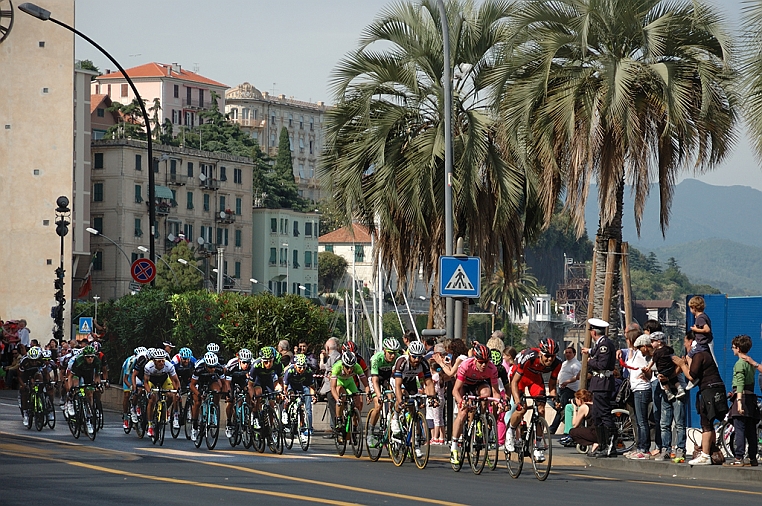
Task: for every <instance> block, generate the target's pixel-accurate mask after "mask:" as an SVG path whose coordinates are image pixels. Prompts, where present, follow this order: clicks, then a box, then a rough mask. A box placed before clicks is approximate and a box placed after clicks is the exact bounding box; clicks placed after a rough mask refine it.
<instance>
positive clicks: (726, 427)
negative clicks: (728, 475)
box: [718, 420, 736, 458]
mask: <svg viewBox="0 0 762 506" xmlns="http://www.w3.org/2000/svg"><path fill="white" fill-rule="evenodd" d="M735 433H736V432H735V429H734V428H733V422H732V421H730V420H728V421H726V422H723V424H722V426H721V427H720V431H719V434H720V440H719V441H718V446H719V447H720V449H721V451H722V454H723V455H724V456H725V458H732V457H734V456H735V450H736V438H735Z"/></svg>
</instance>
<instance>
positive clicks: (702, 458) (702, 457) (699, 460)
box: [688, 452, 712, 466]
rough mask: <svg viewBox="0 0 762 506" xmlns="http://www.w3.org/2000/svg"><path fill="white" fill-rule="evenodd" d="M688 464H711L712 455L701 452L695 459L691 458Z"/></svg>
mask: <svg viewBox="0 0 762 506" xmlns="http://www.w3.org/2000/svg"><path fill="white" fill-rule="evenodd" d="M688 464H690V465H692V466H710V465H712V457H710V456H709V455H707V454H706V453H704V452H701V453H700V454H699V456H698V457H696V458H695V459H693V460H689V461H688Z"/></svg>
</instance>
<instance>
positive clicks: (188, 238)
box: [183, 223, 193, 241]
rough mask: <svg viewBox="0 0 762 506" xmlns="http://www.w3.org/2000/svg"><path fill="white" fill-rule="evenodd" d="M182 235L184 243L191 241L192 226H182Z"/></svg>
mask: <svg viewBox="0 0 762 506" xmlns="http://www.w3.org/2000/svg"><path fill="white" fill-rule="evenodd" d="M183 235H184V236H185V240H186V241H192V240H193V225H190V224H188V223H186V224H184V225H183Z"/></svg>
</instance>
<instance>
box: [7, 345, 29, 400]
mask: <svg viewBox="0 0 762 506" xmlns="http://www.w3.org/2000/svg"><path fill="white" fill-rule="evenodd" d="M22 352H23V355H22ZM24 355H26V349H25V348H24V345H21V344H19V345H18V346H16V348H15V349H14V350H13V351H11V356H12V358H11V363H10V365H7V366H5V367H4V369H5V388H10V389H13V390H15V389H16V388H17V386H18V381H17V380H18V371H19V363H20V362H21V359H22V358H24Z"/></svg>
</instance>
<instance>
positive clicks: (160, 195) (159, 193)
mask: <svg viewBox="0 0 762 506" xmlns="http://www.w3.org/2000/svg"><path fill="white" fill-rule="evenodd" d="M154 189H155V190H156V191H155V193H154V194H155V195H156V198H157V199H172V190H170V189H169V188H167V187H166V186H159V185H158V184H157V185H154Z"/></svg>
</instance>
